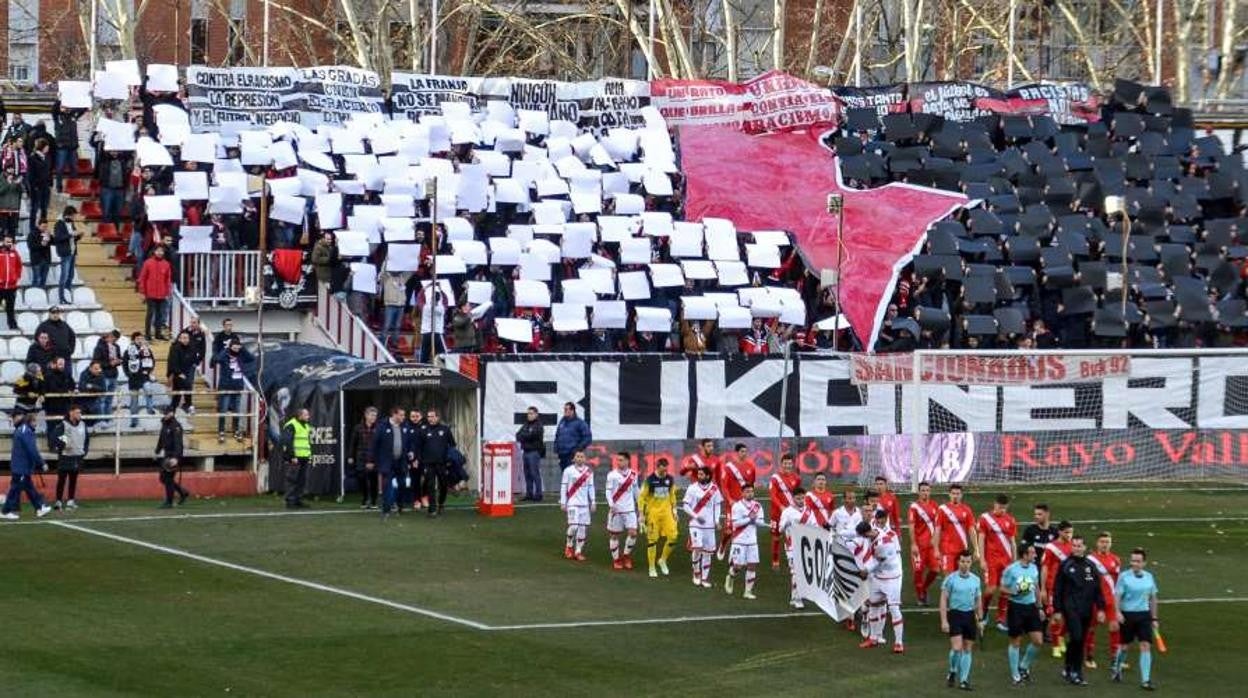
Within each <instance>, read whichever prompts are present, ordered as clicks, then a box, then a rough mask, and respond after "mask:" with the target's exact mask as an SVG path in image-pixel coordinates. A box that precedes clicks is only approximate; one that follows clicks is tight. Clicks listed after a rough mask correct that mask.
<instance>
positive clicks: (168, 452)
mask: <svg viewBox="0 0 1248 698" xmlns="http://www.w3.org/2000/svg"><path fill="white" fill-rule="evenodd" d="M182 437H183V431H182V423H181V422H179V421H178V413H177V411H176V410H175V409H174V408H173V407H172V406H170V407H168V408H166V409H165V416H164V417H163V418H162V419H161V423H160V435H159V436H157V437H156V457H157V458H160V459H162V460H163V459H165V458H177V459H178V460H179V461H180V460H182V454H183V453H184V452H185V450H186V447H185V444H184V443H183V438H182Z"/></svg>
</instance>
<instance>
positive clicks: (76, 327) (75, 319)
mask: <svg viewBox="0 0 1248 698" xmlns="http://www.w3.org/2000/svg"><path fill="white" fill-rule="evenodd" d="M65 322H66V324H68V325H69V327H70V329H72V330H73V331H74V332H76V333H78V334H88V333H90V332H91V319H90V318H88V317H87V314H86V313H84V312H82V311H80V310H71V311H69V313H68V314H66V315H65Z"/></svg>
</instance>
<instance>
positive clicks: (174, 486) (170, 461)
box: [157, 419, 191, 509]
mask: <svg viewBox="0 0 1248 698" xmlns="http://www.w3.org/2000/svg"><path fill="white" fill-rule="evenodd" d="M173 421H174V423H177V421H178V420H176V419H174V420H173ZM181 467H182V460H181V459H180V458H165V459H164V460H162V461H161V463H160V484H161V485H163V486H164V488H165V501H163V502H161V504H160V506H159V507H157V508H158V509H172V508H173V495H174V494H177V495H178V506H182V505H183V504H186V499H187V497H190V496H191V492H190V490H188V489H186V488H185V487H183V486H182V483H180V482H178V472H179V470H180V469H181Z"/></svg>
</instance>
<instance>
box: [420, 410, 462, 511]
mask: <svg viewBox="0 0 1248 698" xmlns="http://www.w3.org/2000/svg"><path fill="white" fill-rule="evenodd" d="M455 447H456V444H455V435H454V434H452V433H451V427H450V425H449V424H444V423H443V422H442V421H441V419H440V418H439V415H438V411H437V410H435V409H433V408H430V409H428V410H427V411H426V412H425V422H424V424H421V425H420V426H419V427H417V429H416V448H415V451H416V459H417V461H419V462H420V465H421V467H423V468H424V471H425V478H424V480H425V482H424V496H425V497H427V498H428V499H429V516H431V517H433V516H437V515H438V512H439V511H441V510H442V509H443V508H444V507H445V506H446V491H447V489H448V488H449V479H450V478H449V477H448V476H449V466H448V462H449V461H450V455H451V449H452V448H455ZM435 490H436V491H435Z"/></svg>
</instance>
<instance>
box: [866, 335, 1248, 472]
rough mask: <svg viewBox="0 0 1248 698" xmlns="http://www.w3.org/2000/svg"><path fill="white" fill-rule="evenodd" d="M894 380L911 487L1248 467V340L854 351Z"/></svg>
mask: <svg viewBox="0 0 1248 698" xmlns="http://www.w3.org/2000/svg"><path fill="white" fill-rule="evenodd" d="M849 360H850V361H851V363H852V368H851V375H852V376H853V380H854V382H855V383H857V384H858V385H859V387H860V389H863V390H867V389H871V390H876V391H878V390H881V389H884V390H887V389H888V387H889V386H890V385H891V386H893V389H895V391H896V399H897V404H898V412H899V414H898V419H897V424H898V426H899V431H900V434H901V435H903V436H905V437H906V438H905V441H907V442H908V446H909V449H908V450H909V461H910V468H909V471H910V472H909V475H910V485H911V487H912V488H916V487H917V485H918V483H919V482H920V481H929V482H933V483H950V482H985V483H1003V484H1005V483H1039V482H1067V483H1069V482H1089V483H1090V482H1104V481H1133V480H1134V481H1152V480H1170V481H1190V480H1211V479H1212V480H1223V481H1235V482H1244V481H1245V480H1246V479H1248V478H1246V477H1245V476H1246V475H1248V351H1245V350H1235V349H1226V350H1223V349H1217V350H1213V349H1206V350H1144V351H1121V350H1080V351H1019V350H1012V351H992V350H985V351H916V352H914V353H912V354H859V355H854V356H852V357H850V359H849Z"/></svg>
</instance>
